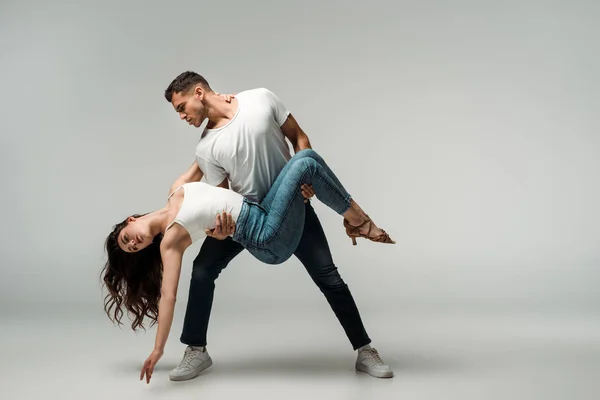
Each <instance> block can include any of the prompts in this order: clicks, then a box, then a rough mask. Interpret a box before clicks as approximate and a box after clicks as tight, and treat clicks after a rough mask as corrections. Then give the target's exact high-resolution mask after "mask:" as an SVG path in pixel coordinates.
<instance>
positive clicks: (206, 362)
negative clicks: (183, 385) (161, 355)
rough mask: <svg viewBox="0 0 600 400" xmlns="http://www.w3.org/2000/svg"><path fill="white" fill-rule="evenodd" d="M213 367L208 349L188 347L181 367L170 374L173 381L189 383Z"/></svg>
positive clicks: (180, 364)
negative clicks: (188, 381)
mask: <svg viewBox="0 0 600 400" xmlns="http://www.w3.org/2000/svg"><path fill="white" fill-rule="evenodd" d="M211 365H212V359H211V358H210V356H209V355H208V352H207V351H206V347H195V346H188V347H187V348H186V349H185V353H184V354H183V360H181V362H180V363H179V366H178V367H177V368H175V369H174V370H172V371H171V372H170V373H169V379H170V380H172V381H187V380H189V379H193V378H195V377H197V376H198V375H199V374H200V372H202V371H204V370H205V369H206V368H208V367H210V366H211Z"/></svg>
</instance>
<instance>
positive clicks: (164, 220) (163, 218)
mask: <svg viewBox="0 0 600 400" xmlns="http://www.w3.org/2000/svg"><path fill="white" fill-rule="evenodd" d="M170 215H171V213H170V210H169V208H167V207H165V208H161V209H160V210H156V211H152V212H151V213H148V214H146V215H144V216H143V217H142V218H144V219H146V221H147V223H148V225H149V226H150V234H151V235H152V236H156V235H158V234H159V233H164V232H165V230H166V229H167V225H168V224H169V217H170Z"/></svg>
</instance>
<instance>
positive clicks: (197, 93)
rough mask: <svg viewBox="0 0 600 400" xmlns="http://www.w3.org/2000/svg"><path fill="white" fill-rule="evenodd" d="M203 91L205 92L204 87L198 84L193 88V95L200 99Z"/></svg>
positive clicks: (202, 96)
mask: <svg viewBox="0 0 600 400" xmlns="http://www.w3.org/2000/svg"><path fill="white" fill-rule="evenodd" d="M205 93H206V92H205V91H204V88H203V87H202V86H200V85H198V86H196V87H195V88H194V96H195V97H196V98H197V99H198V100H200V101H202V100H204V94H205Z"/></svg>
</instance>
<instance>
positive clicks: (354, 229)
mask: <svg viewBox="0 0 600 400" xmlns="http://www.w3.org/2000/svg"><path fill="white" fill-rule="evenodd" d="M366 217H367V219H366V220H365V221H364V222H363V223H362V224H360V225H358V226H353V225H350V223H349V222H348V220H347V219H346V218H344V228H346V235H348V237H350V238H351V239H352V245H354V246H356V238H357V237H362V238H365V239H369V240H370V241H372V242H378V243H389V244H395V243H396V242H395V241H393V240H392V238H390V235H388V234H387V233H386V232H385V231H384V230H383V229H381V228H379V229H381V232H382V233H381V234H379V235H377V236H371V229H372V228H373V221H372V220H371V218H369V216H368V215H367V216H366ZM364 224H369V231H368V232H367V234H366V235H365V234H362V233H360V228H362V227H363V225H364Z"/></svg>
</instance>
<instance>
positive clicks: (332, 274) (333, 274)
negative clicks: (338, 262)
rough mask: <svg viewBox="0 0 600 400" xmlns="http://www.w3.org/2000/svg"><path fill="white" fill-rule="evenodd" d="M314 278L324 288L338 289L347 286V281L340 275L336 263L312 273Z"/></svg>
mask: <svg viewBox="0 0 600 400" xmlns="http://www.w3.org/2000/svg"><path fill="white" fill-rule="evenodd" d="M312 277H313V280H314V281H315V283H316V284H317V286H319V288H321V289H323V290H336V289H345V288H347V285H346V282H344V280H343V279H342V277H341V276H340V273H339V272H338V269H337V267H336V266H335V264H328V265H325V266H323V267H321V268H318V269H317V270H316V271H315V272H314V273H313V274H312Z"/></svg>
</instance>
